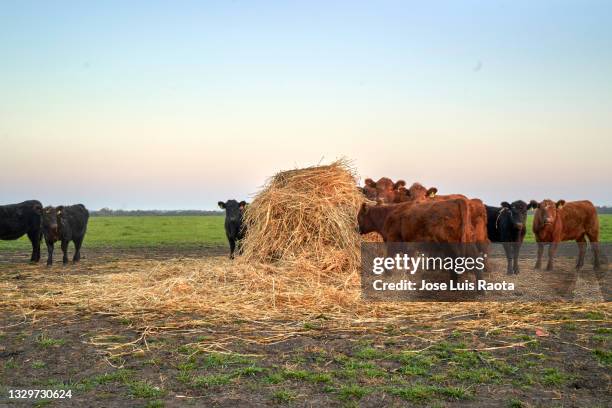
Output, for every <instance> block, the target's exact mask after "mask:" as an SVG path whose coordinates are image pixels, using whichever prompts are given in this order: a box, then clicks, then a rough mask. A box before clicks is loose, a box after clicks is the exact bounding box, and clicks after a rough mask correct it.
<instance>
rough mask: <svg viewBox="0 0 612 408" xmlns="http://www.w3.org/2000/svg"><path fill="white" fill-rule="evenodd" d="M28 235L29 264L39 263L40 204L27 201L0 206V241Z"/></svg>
mask: <svg viewBox="0 0 612 408" xmlns="http://www.w3.org/2000/svg"><path fill="white" fill-rule="evenodd" d="M25 234H28V238H29V239H30V242H31V243H32V256H31V257H30V261H31V262H38V261H40V238H41V234H42V204H41V203H40V201H36V200H29V201H24V202H23V203H19V204H9V205H0V239H3V240H13V239H18V238H21V237H22V236H24V235H25Z"/></svg>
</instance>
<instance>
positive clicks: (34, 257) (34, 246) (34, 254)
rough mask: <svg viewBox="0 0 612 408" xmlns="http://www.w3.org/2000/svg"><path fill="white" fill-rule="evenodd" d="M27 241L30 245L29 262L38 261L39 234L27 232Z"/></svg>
mask: <svg viewBox="0 0 612 408" xmlns="http://www.w3.org/2000/svg"><path fill="white" fill-rule="evenodd" d="M28 239H29V240H30V243H31V244H32V256H31V257H30V262H38V261H40V233H39V232H28Z"/></svg>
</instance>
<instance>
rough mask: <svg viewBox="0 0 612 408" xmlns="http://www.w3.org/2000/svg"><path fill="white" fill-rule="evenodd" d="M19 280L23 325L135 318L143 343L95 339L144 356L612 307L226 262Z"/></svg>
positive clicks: (473, 326)
mask: <svg viewBox="0 0 612 408" xmlns="http://www.w3.org/2000/svg"><path fill="white" fill-rule="evenodd" d="M20 276H21V278H20V279H19V280H17V279H14V278H11V279H4V280H2V281H0V294H1V295H2V296H1V297H0V310H4V311H6V312H11V313H12V314H13V315H16V316H22V318H23V319H24V321H25V320H29V321H37V320H42V319H45V318H46V317H48V316H53V317H54V318H61V317H62V316H66V317H67V318H71V316H74V315H75V314H79V315H86V314H102V315H107V316H109V317H112V318H117V319H120V320H121V321H130V322H133V324H134V325H135V326H136V327H138V328H139V330H140V332H141V333H142V338H140V339H136V340H135V341H130V342H128V343H125V344H121V343H118V344H111V343H108V342H107V343H108V344H107V343H104V344H102V343H100V344H97V343H96V345H99V346H101V347H105V348H107V350H108V352H109V355H115V356H116V355H121V354H129V353H132V352H142V351H143V349H144V348H146V347H147V345H146V336H150V335H154V334H156V333H160V332H186V331H190V332H197V333H199V332H206V333H207V337H206V339H205V340H201V341H200V342H199V343H197V344H194V347H197V348H200V349H201V350H204V351H220V352H224V351H228V350H231V349H232V347H233V345H234V344H236V342H247V343H258V344H271V343H276V342H279V341H284V340H286V339H288V338H291V337H293V336H296V335H301V334H306V333H308V335H317V333H320V334H321V335H331V334H332V333H339V332H349V333H354V334H358V333H377V332H383V331H385V332H386V331H387V330H389V329H393V330H395V331H398V332H401V333H408V334H402V335H399V336H398V338H401V337H402V336H411V334H410V333H416V332H414V330H416V331H417V332H418V337H419V338H422V340H423V346H424V347H426V346H427V345H428V344H434V343H435V342H437V341H440V340H441V339H443V338H444V337H445V336H448V335H449V334H450V333H451V332H452V331H453V330H460V331H474V332H476V331H478V332H480V331H483V330H484V331H487V332H488V331H495V332H499V331H501V332H503V331H507V332H514V331H516V330H521V329H528V330H536V329H537V328H538V327H550V326H554V325H555V324H561V323H562V322H563V321H564V320H560V318H559V316H560V314H563V313H576V312H580V311H594V310H599V311H601V312H603V313H604V314H605V315H606V316H609V313H610V311H611V308H610V304H609V303H599V304H597V303H591V304H570V303H550V304H536V303H526V304H523V303H495V302H487V303H435V302H367V301H364V300H362V298H361V289H360V284H359V276H358V274H357V272H356V270H355V271H352V272H349V273H327V272H325V271H318V272H315V271H313V270H311V271H309V272H308V273H304V271H303V270H301V269H299V268H294V267H279V266H276V265H275V266H272V265H265V264H257V265H256V266H253V265H248V264H246V263H236V262H232V261H230V260H228V259H226V258H225V257H210V258H204V259H173V260H167V261H152V260H134V261H112V262H108V263H105V264H100V265H92V266H90V267H88V270H86V271H82V272H80V273H71V274H62V273H60V274H58V273H57V272H56V271H51V270H47V269H41V268H36V267H28V268H27V269H26V270H24V271H22V272H20ZM607 318H608V317H606V319H607ZM16 319H21V318H18V317H16ZM236 322H240V323H239V324H237V323H236ZM306 322H309V324H305V323H306ZM313 325H314V327H316V329H315V330H316V331H315V332H313V331H312V330H313V329H312V328H313ZM423 327H428V329H427V330H425V329H423ZM227 328H231V329H230V331H229V332H228V329H227ZM92 344H93V343H92ZM490 346H491V347H501V346H500V345H499V344H497V343H494V342H493V343H492V344H491V345H490ZM483 347H488V346H484V345H483ZM504 347H505V346H504Z"/></svg>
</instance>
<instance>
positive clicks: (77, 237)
mask: <svg viewBox="0 0 612 408" xmlns="http://www.w3.org/2000/svg"><path fill="white" fill-rule="evenodd" d="M88 220H89V211H87V208H85V206H84V205H83V204H77V205H69V206H59V207H45V208H44V210H43V234H44V236H45V243H46V244H47V252H48V257H47V265H49V266H50V265H51V264H53V245H54V244H55V242H56V241H61V246H62V252H63V253H64V257H63V258H62V261H63V263H64V264H66V263H68V244H69V243H70V241H72V242H74V256H73V258H72V261H73V262H78V261H79V260H80V259H81V245H82V244H83V238H85V232H87V221H88Z"/></svg>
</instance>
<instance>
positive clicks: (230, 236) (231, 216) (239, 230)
mask: <svg viewBox="0 0 612 408" xmlns="http://www.w3.org/2000/svg"><path fill="white" fill-rule="evenodd" d="M218 204H219V207H221V208H223V209H224V210H225V235H227V240H228V241H229V246H230V259H234V250H235V249H236V245H238V250H240V240H241V239H242V238H243V237H244V233H245V227H244V225H243V224H242V213H243V212H244V209H245V208H246V206H247V203H246V202H245V201H241V202H238V201H236V200H228V201H226V202H225V203H224V202H223V201H219V203H218Z"/></svg>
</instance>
